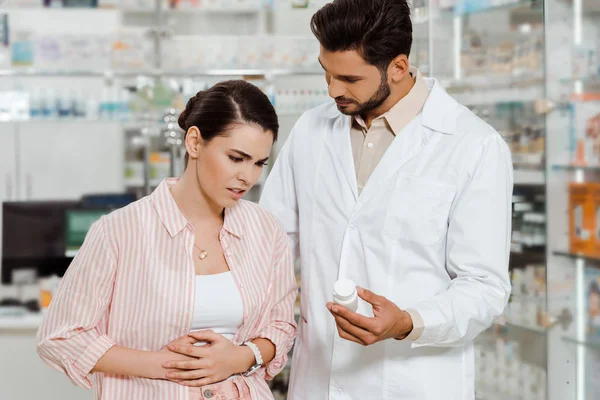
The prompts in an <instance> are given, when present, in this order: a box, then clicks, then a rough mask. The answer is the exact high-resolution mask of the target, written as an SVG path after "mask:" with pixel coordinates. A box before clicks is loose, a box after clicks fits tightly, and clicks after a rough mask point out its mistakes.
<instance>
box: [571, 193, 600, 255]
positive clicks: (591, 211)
mask: <svg viewBox="0 0 600 400" xmlns="http://www.w3.org/2000/svg"><path fill="white" fill-rule="evenodd" d="M593 186H594V185H593V184H590V183H570V184H569V242H570V243H569V247H570V251H571V252H572V253H577V254H583V255H587V256H593V254H594V247H595V246H594V242H595V240H594V236H595V232H594V231H595V228H596V212H595V208H594V196H593V192H594V187H593Z"/></svg>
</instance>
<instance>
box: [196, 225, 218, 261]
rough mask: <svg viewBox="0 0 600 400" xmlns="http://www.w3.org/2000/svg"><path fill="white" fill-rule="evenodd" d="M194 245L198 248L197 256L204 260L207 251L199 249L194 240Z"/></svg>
mask: <svg viewBox="0 0 600 400" xmlns="http://www.w3.org/2000/svg"><path fill="white" fill-rule="evenodd" d="M220 231H221V230H219V232H220ZM217 239H218V233H217ZM194 247H195V248H197V249H198V258H199V259H200V260H202V261H203V260H205V259H206V258H207V257H208V251H207V250H204V249H201V248H200V247H199V246H198V245H197V244H196V243H195V242H194Z"/></svg>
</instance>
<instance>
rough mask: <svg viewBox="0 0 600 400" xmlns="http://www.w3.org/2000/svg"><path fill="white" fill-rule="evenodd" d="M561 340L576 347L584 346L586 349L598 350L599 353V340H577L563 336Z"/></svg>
mask: <svg viewBox="0 0 600 400" xmlns="http://www.w3.org/2000/svg"><path fill="white" fill-rule="evenodd" d="M563 340H564V341H565V342H567V343H570V344H575V345H578V346H584V347H586V348H588V349H592V350H598V351H600V338H598V339H595V340H591V339H590V340H579V339H576V338H573V337H570V336H563Z"/></svg>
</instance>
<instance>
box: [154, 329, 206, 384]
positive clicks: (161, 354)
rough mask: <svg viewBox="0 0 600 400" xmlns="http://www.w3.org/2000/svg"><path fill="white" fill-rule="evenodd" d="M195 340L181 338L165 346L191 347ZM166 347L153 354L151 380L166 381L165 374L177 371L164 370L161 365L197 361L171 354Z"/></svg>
mask: <svg viewBox="0 0 600 400" xmlns="http://www.w3.org/2000/svg"><path fill="white" fill-rule="evenodd" d="M196 342H197V340H196V339H194V338H192V337H189V336H188V335H185V336H182V337H180V338H178V339H175V340H173V341H172V342H171V343H169V344H168V345H167V346H171V345H193V344H194V343H196ZM167 346H165V347H163V348H162V349H160V351H157V352H155V356H154V362H153V363H152V364H153V365H152V370H153V373H152V375H153V376H152V378H153V379H167V373H169V372H172V371H177V370H176V369H172V368H164V367H163V364H164V363H166V362H168V361H189V360H198V359H197V358H195V357H191V356H186V355H183V354H179V353H175V352H172V351H171V350H169V349H168V348H167Z"/></svg>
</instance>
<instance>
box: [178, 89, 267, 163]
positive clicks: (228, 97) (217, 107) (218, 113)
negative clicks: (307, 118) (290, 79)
mask: <svg viewBox="0 0 600 400" xmlns="http://www.w3.org/2000/svg"><path fill="white" fill-rule="evenodd" d="M237 123H245V124H254V125H258V126H260V127H261V128H262V129H264V130H265V131H270V132H271V133H272V134H273V141H276V140H277V135H278V133H279V122H278V120H277V113H276V112H275V108H273V105H272V104H271V102H270V101H269V98H268V97H267V96H266V95H265V94H264V93H263V92H262V91H261V90H260V89H259V88H258V87H256V86H254V85H252V84H251V83H248V82H246V81H243V80H230V81H224V82H220V83H217V84H216V85H214V86H213V87H211V88H210V89H208V90H203V91H200V92H198V94H196V96H194V97H192V98H190V100H189V101H188V103H187V105H186V107H185V110H184V111H183V112H182V113H181V115H180V116H179V126H180V127H181V129H183V130H184V131H185V132H186V134H187V131H188V130H189V129H190V128H191V127H192V126H195V127H197V128H198V129H199V130H200V134H201V135H202V139H203V140H204V141H205V142H206V143H208V142H210V141H211V140H212V139H214V138H215V137H217V136H226V135H227V131H228V130H229V129H230V128H231V127H232V125H235V124H237ZM188 161H189V154H186V155H185V166H186V167H187V164H188Z"/></svg>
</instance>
